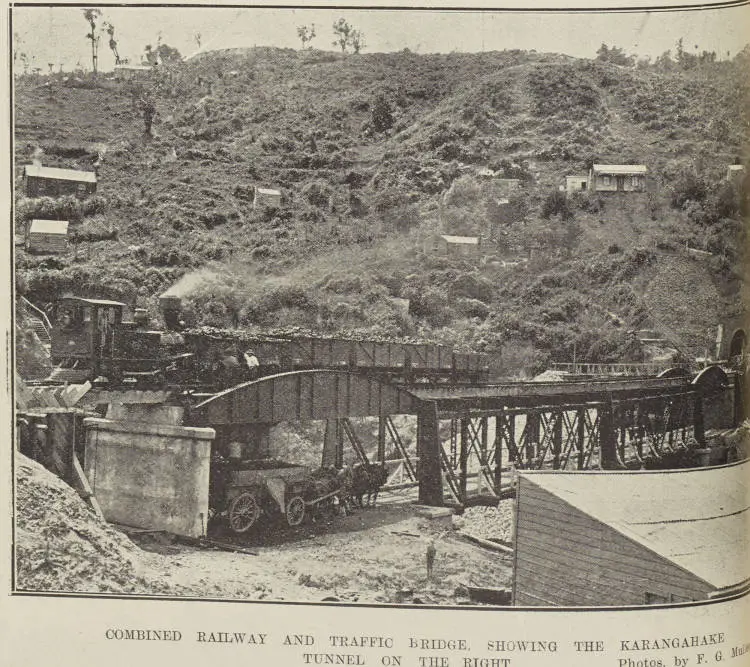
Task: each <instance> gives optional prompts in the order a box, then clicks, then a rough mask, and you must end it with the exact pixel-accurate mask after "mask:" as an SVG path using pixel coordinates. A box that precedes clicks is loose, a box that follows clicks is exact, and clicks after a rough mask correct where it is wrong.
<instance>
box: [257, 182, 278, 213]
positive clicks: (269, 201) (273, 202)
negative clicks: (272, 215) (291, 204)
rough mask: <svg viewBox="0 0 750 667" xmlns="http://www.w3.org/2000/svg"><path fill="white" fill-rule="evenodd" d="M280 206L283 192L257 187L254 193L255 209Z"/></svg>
mask: <svg viewBox="0 0 750 667" xmlns="http://www.w3.org/2000/svg"><path fill="white" fill-rule="evenodd" d="M280 207H281V192H280V191H279V190H272V189H270V188H259V187H257V186H256V187H255V193H254V195H253V210H258V209H264V208H280Z"/></svg>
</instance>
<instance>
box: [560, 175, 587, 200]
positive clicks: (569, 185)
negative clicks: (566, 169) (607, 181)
mask: <svg viewBox="0 0 750 667" xmlns="http://www.w3.org/2000/svg"><path fill="white" fill-rule="evenodd" d="M588 187H589V178H588V176H566V177H565V192H566V193H567V194H568V195H572V194H573V193H575V192H585V191H586V190H587V189H588Z"/></svg>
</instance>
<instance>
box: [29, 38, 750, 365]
mask: <svg viewBox="0 0 750 667" xmlns="http://www.w3.org/2000/svg"><path fill="white" fill-rule="evenodd" d="M746 60H747V58H745V56H744V55H743V56H741V57H738V58H737V59H736V61H735V62H724V63H716V64H713V65H707V66H705V67H703V68H698V69H694V70H690V71H677V70H673V71H668V72H664V71H656V70H654V69H643V70H640V69H630V68H623V67H619V66H616V65H613V64H610V63H601V62H596V61H588V60H576V59H573V58H569V57H566V56H559V55H554V54H537V53H524V52H518V51H512V52H495V53H487V54H481V55H480V54H450V55H429V56H420V55H415V54H411V53H406V52H404V53H399V54H372V55H359V56H348V57H344V56H341V55H339V54H333V53H327V52H321V51H307V52H297V51H294V50H291V49H285V50H282V49H271V48H257V49H249V50H230V51H222V52H213V53H207V54H203V55H201V56H200V57H197V58H194V59H191V60H190V61H188V62H186V63H183V64H181V65H180V66H179V67H177V68H175V69H174V70H173V71H171V72H167V73H164V74H163V75H162V76H161V77H160V79H159V81H158V82H154V83H151V84H148V86H147V89H143V88H139V87H138V86H133V85H129V84H125V85H120V84H115V83H114V82H111V81H103V82H100V83H99V85H98V86H93V85H90V83H89V82H86V81H83V82H79V83H77V86H76V87H72V86H71V85H63V82H62V81H61V80H60V79H59V78H54V77H53V78H51V79H46V78H42V79H41V80H39V79H37V80H30V79H27V80H22V81H19V82H17V88H16V112H15V130H16V152H15V162H16V166H17V168H20V167H21V166H22V165H23V164H26V163H28V162H29V160H30V159H31V158H32V156H34V155H35V154H37V155H38V154H39V149H41V150H42V151H43V158H42V159H43V160H44V163H45V164H49V165H53V166H66V167H75V168H83V169H91V168H93V167H92V165H93V163H94V162H95V161H97V160H98V161H99V163H100V166H99V193H98V195H97V197H95V198H92V200H89V201H88V202H84V204H83V205H81V204H80V203H77V202H73V201H67V202H66V201H63V202H52V201H45V200H25V199H24V198H23V196H22V193H21V192H20V187H19V188H18V192H17V195H16V231H17V232H18V233H22V231H23V227H24V223H25V221H26V220H27V219H29V218H32V217H53V218H55V217H57V218H65V219H69V220H71V222H72V241H73V243H72V244H71V247H70V249H69V251H68V252H67V253H65V254H63V255H60V256H56V257H43V256H34V255H28V254H26V253H25V252H24V251H23V250H22V249H21V248H18V249H17V257H16V266H17V273H18V275H19V280H20V284H21V286H22V288H23V289H25V290H27V291H28V295H29V297H30V298H31V299H32V300H33V301H35V302H39V303H44V302H46V301H49V300H52V299H53V298H55V297H56V296H57V295H59V294H61V293H62V292H64V291H75V292H77V293H83V294H89V295H92V296H93V295H96V296H108V297H112V298H119V299H124V300H127V301H129V302H134V301H135V300H136V296H137V295H140V296H139V297H138V298H139V299H140V300H141V302H144V303H146V304H147V305H148V306H149V307H150V308H151V310H152V314H153V315H154V316H156V315H157V312H156V307H155V306H156V300H155V298H154V297H155V295H158V294H159V293H160V292H162V291H163V290H165V289H167V288H168V287H170V286H173V285H174V284H175V283H177V282H178V281H179V280H180V279H181V278H183V277H185V276H187V279H186V280H184V281H183V282H182V283H181V285H182V286H181V288H180V289H181V290H182V292H183V293H184V295H185V296H186V300H187V302H188V304H189V305H190V306H191V307H192V309H193V320H194V321H195V323H197V324H212V325H218V326H244V327H249V326H255V327H271V326H273V327H295V326H296V327H305V328H313V329H322V330H325V331H328V332H335V331H347V332H366V331H370V332H372V333H373V335H384V336H399V337H404V336H406V337H421V338H432V339H436V340H441V341H445V342H449V343H453V344H456V345H459V346H461V347H464V348H467V349H468V348H471V349H488V350H492V349H496V348H498V347H500V346H504V347H505V349H506V353H507V359H510V358H512V357H514V355H515V357H517V358H518V363H519V364H520V365H525V366H529V365H531V366H534V365H535V366H541V365H543V364H544V363H546V361H547V360H548V359H550V358H552V359H560V360H565V359H569V358H570V357H571V356H572V350H573V347H574V346H575V347H576V348H577V350H578V354H579V358H581V357H584V356H587V357H589V358H590V360H596V359H595V358H598V359H606V358H622V357H623V356H628V355H631V356H632V355H636V356H637V353H638V351H637V350H634V349H632V345H631V342H630V341H629V339H628V337H627V335H625V331H627V330H628V329H630V328H638V327H650V328H656V329H659V328H660V326H662V325H661V323H665V324H664V328H665V329H669V332H677V335H678V336H679V337H681V338H683V339H684V340H685V343H686V344H689V345H691V346H694V347H702V346H703V345H704V344H705V342H706V341H707V340H709V339H710V338H711V336H712V333H711V332H712V331H713V329H714V326H715V324H716V319H717V318H718V317H720V315H721V313H722V311H723V310H725V309H729V310H732V309H734V310H736V309H737V307H738V306H737V296H736V295H737V293H738V291H739V277H738V276H737V275H736V274H737V266H739V264H740V262H741V261H742V258H741V255H740V254H739V252H740V249H741V246H742V239H743V238H744V237H743V234H744V231H743V227H742V224H741V223H740V222H739V217H738V213H737V207H736V206H734V207H727V206H724V208H721V207H720V203H721V202H722V201H724V200H721V191H720V188H719V183H720V181H721V178H722V176H723V174H724V172H725V169H726V165H727V164H728V163H731V162H732V161H733V160H734V157H735V156H736V155H739V154H740V153H741V147H742V137H743V136H744V134H745V133H746V131H747V127H748V116H747V113H748V112H747V109H748V106H747V104H745V102H746V100H747V91H748V85H747V83H748V82H747V78H746V75H745V74H744V72H745V71H746V69H745V67H744V66H745V65H746V64H747V62H746ZM143 95H150V96H151V97H152V98H153V100H154V102H155V104H156V107H157V110H158V115H157V118H156V122H155V125H154V136H151V137H150V136H146V135H144V133H143V121H142V119H141V116H140V112H139V110H138V99H139V97H142V96H143ZM376 110H377V111H376ZM384 110H385V111H384ZM591 162H620V163H622V162H637V163H644V164H647V165H648V167H649V170H650V180H649V190H650V191H649V193H648V194H644V195H638V196H631V197H609V198H606V199H603V198H589V197H580V198H578V200H577V201H573V202H569V204H570V208H571V213H572V215H562V216H559V215H553V216H552V217H547V218H546V217H544V216H543V215H542V209H543V204H544V202H545V198H546V197H547V196H548V193H549V192H550V190H551V189H556V188H557V186H558V185H559V184H560V183H561V182H562V177H563V176H565V175H566V174H573V173H585V171H586V169H587V167H588V165H589V164H590V163H591ZM483 168H490V169H492V170H494V171H495V172H496V173H497V175H499V176H505V177H509V178H520V179H521V180H522V181H523V183H524V188H523V190H522V191H521V193H520V194H519V195H517V196H515V197H514V198H513V203H514V206H516V207H517V208H516V210H517V211H518V213H517V215H516V219H515V220H513V221H510V222H509V221H507V220H505V221H504V220H502V219H501V218H499V217H498V216H497V215H496V210H495V209H493V205H494V202H495V201H496V200H497V199H498V198H501V197H503V196H506V195H507V192H506V191H505V190H504V187H503V186H502V185H501V184H500V183H499V181H498V180H497V179H496V178H495V179H492V178H490V179H487V178H483V177H481V176H480V175H479V174H478V171H479V170H481V169H483ZM19 173H20V172H19ZM691 178H692V181H691V180H690V179H691ZM694 181H697V182H698V185H699V186H700V187H699V188H698V190H696V189H695V188H693V189H690V184H691V183H693V182H694ZM693 184H694V183H693ZM19 185H20V181H19ZM255 185H260V186H270V187H278V188H280V189H281V190H282V193H283V198H284V203H283V206H282V208H281V209H279V210H271V211H254V210H253V207H252V191H253V186H255ZM701 187H702V188H703V189H702V190H701ZM685 192H687V193H688V195H689V196H687V198H686V197H681V195H682V194H684V193H685ZM696 193H697V194H696ZM675 199H677V200H678V201H677V204H676V205H675V206H673V205H672V204H674V203H675ZM719 210H720V211H721V214H718V213H716V211H719ZM434 230H444V231H446V232H453V233H470V234H482V235H484V236H485V237H487V236H492V237H493V238H494V239H496V241H494V240H493V241H492V242H487V243H486V244H485V249H486V252H487V254H488V255H489V259H490V261H488V262H487V263H483V264H480V263H477V262H466V261H461V260H453V259H447V258H435V257H429V256H426V255H425V254H424V253H423V252H422V240H423V239H424V238H425V237H426V235H427V234H429V233H430V232H431V231H434ZM686 243H690V244H691V245H692V246H694V247H700V248H708V249H710V250H711V251H712V252H714V254H715V257H713V258H709V259H708V260H706V261H707V262H708V264H707V265H706V266H705V267H703V268H700V267H699V266H698V264H696V263H695V262H694V261H693V260H687V259H686V258H684V257H682V256H679V257H675V258H674V259H673V260H669V262H666V263H664V262H662V260H661V259H660V257H661V255H659V253H660V252H662V251H667V252H669V253H675V252H676V253H678V255H679V254H680V253H681V252H682V251H681V250H680V248H682V247H683V246H684V245H685V244H686ZM531 248H537V249H538V250H537V251H536V253H535V254H536V256H535V257H533V258H532V259H531V260H530V261H529V262H528V263H527V264H526V265H522V266H517V267H516V268H507V267H503V265H502V264H500V263H499V260H501V259H502V258H506V259H507V258H512V257H515V256H518V255H519V254H528V252H529V249H531ZM493 259H494V260H497V261H492V260H493ZM666 266H674V267H678V269H679V270H677V269H675V270H674V271H672V270H667V269H666V268H664V269H663V270H662V269H661V267H666ZM651 278H653V280H652V281H651ZM649 281H651V282H649ZM664 290H666V292H665V295H664V296H661V295H662V292H663V291H664ZM667 294H668V296H667ZM399 298H400V299H403V298H406V299H409V301H410V307H409V312H408V313H404V312H403V310H402V307H401V304H400V303H399V302H397V301H395V300H394V299H399ZM691 303H692V304H693V305H694V306H695V307H690V306H689V305H688V304H691ZM678 306H679V307H678ZM373 327H374V329H373ZM669 332H667V331H665V332H664V333H665V334H666V333H669Z"/></svg>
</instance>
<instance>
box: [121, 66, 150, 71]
mask: <svg viewBox="0 0 750 667" xmlns="http://www.w3.org/2000/svg"><path fill="white" fill-rule="evenodd" d="M152 69H153V68H152V67H151V65H115V70H116V71H117V70H128V71H133V72H150V71H151V70H152Z"/></svg>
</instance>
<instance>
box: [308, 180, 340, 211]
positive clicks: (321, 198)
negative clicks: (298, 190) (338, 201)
mask: <svg viewBox="0 0 750 667" xmlns="http://www.w3.org/2000/svg"><path fill="white" fill-rule="evenodd" d="M332 194H333V191H332V190H331V188H330V187H329V185H328V184H327V183H326V182H325V181H312V182H310V183H306V184H305V185H304V186H303V187H302V196H303V197H304V198H305V199H306V200H307V201H308V202H309V203H310V204H312V205H313V206H317V207H318V208H326V207H327V206H328V202H329V200H330V198H331V195H332Z"/></svg>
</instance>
